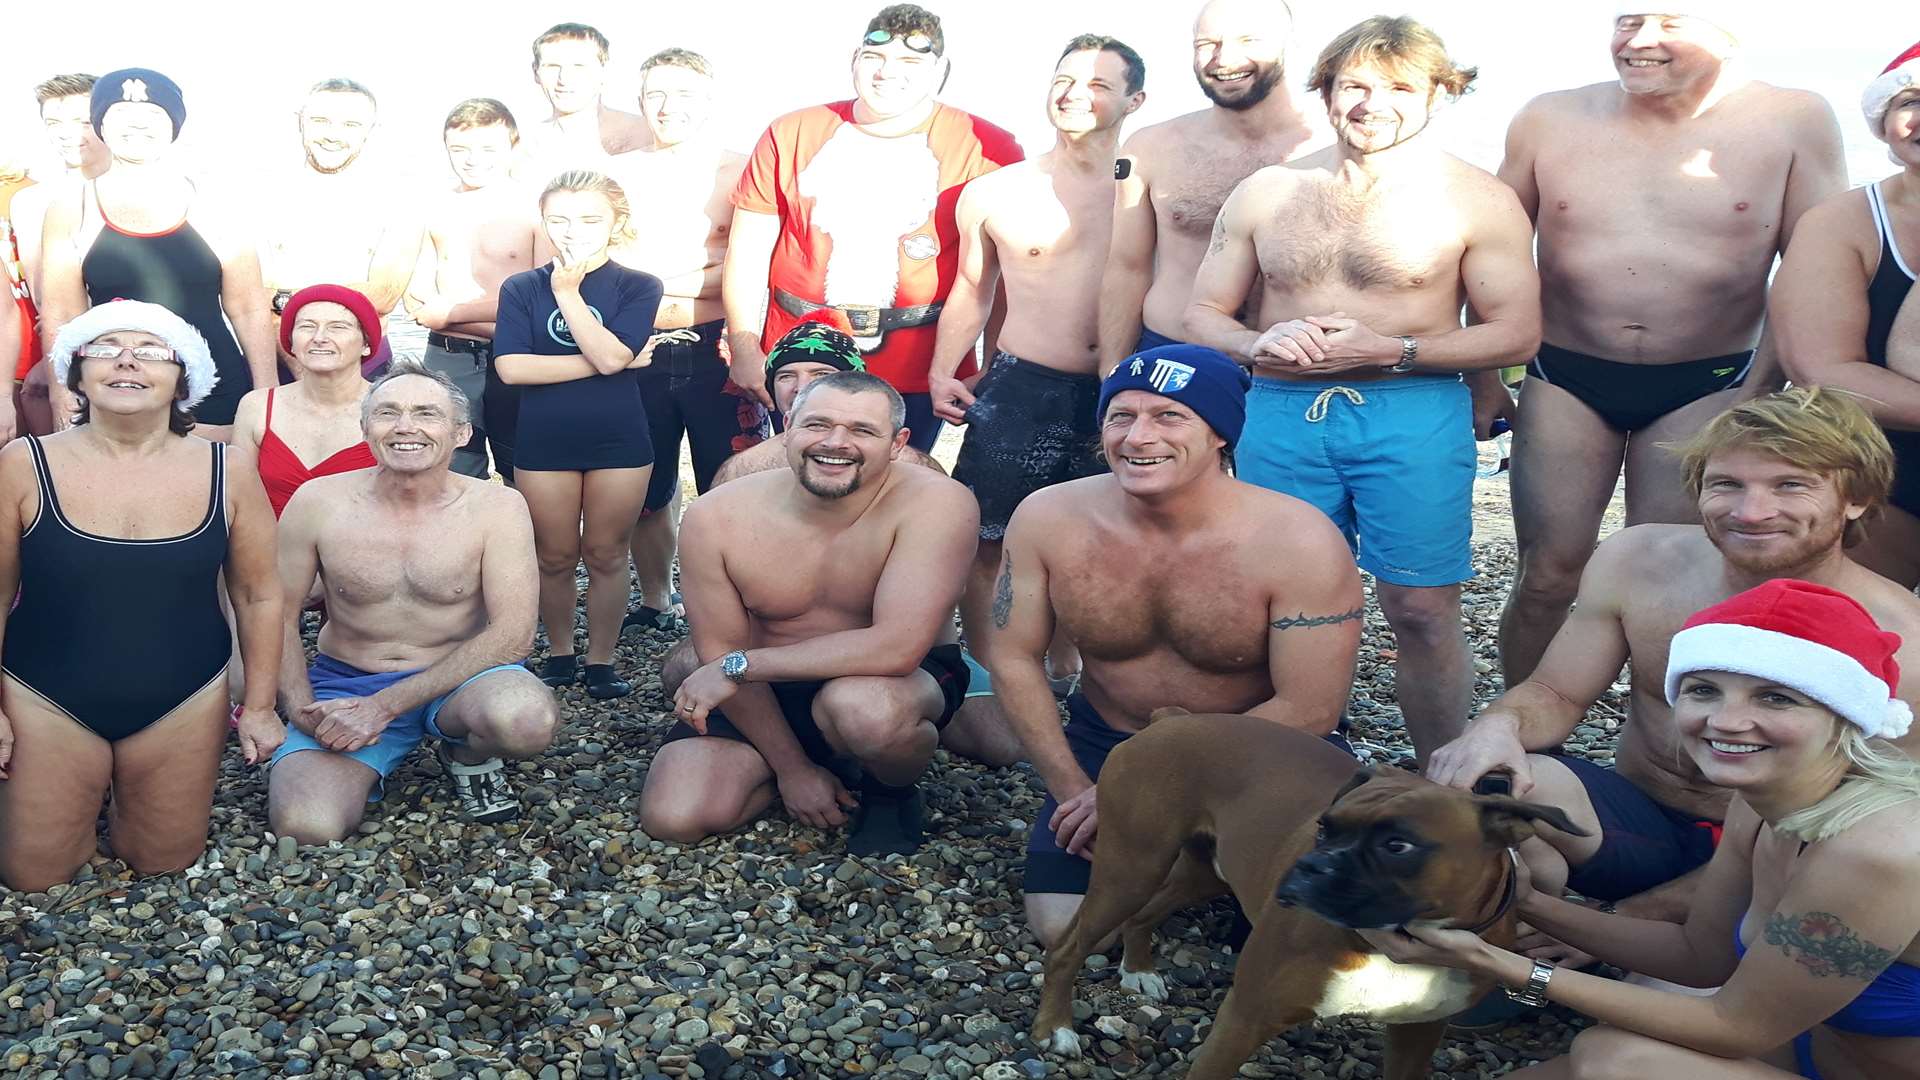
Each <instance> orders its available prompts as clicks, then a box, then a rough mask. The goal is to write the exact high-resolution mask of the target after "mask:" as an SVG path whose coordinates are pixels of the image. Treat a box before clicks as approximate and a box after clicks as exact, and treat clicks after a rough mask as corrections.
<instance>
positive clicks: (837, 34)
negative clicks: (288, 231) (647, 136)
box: [0, 0, 1920, 212]
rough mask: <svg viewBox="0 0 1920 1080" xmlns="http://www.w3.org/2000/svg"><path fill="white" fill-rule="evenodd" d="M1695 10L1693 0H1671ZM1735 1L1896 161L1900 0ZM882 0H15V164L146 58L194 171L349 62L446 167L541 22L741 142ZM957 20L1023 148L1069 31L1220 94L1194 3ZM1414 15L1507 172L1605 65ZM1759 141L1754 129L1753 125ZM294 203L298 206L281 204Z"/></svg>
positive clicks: (1472, 155) (1598, 0) (8, 101)
mask: <svg viewBox="0 0 1920 1080" xmlns="http://www.w3.org/2000/svg"><path fill="white" fill-rule="evenodd" d="M1674 2H1675V3H1683V2H1684V0H1674ZM1713 2H1714V4H1715V5H1716V6H1720V7H1724V8H1729V9H1734V10H1738V11H1741V12H1742V13H1743V14H1742V15H1741V16H1740V17H1741V18H1742V19H1743V20H1744V21H1745V26H1744V27H1743V31H1744V32H1743V41H1744V42H1745V53H1744V56H1745V62H1746V64H1747V66H1748V68H1749V70H1750V71H1751V73H1752V74H1753V75H1754V77H1756V78H1760V79H1763V80H1766V81H1768V82H1773V83H1776V84H1781V85H1787V86H1797V87H1805V88H1807V89H1811V90H1815V91H1818V92H1819V93H1821V94H1823V95H1825V96H1826V97H1827V99H1828V100H1829V101H1830V102H1832V104H1833V106H1834V111H1835V112H1836V113H1837V114H1838V116H1839V119H1840V126H1841V130H1842V131H1843V132H1845V134H1846V138H1847V148H1848V161H1849V166H1850V168H1851V171H1852V173H1853V176H1854V179H1855V181H1856V182H1858V181H1862V180H1867V179H1872V178H1875V177H1879V176H1882V175H1885V174H1886V173H1888V172H1890V171H1892V166H1891V165H1890V164H1889V163H1888V162H1887V160H1886V157H1885V154H1884V151H1883V149H1882V148H1881V147H1880V146H1879V144H1877V143H1876V142H1874V141H1873V140H1872V138H1871V137H1870V136H1869V135H1868V134H1867V132H1866V128H1865V125H1864V123H1863V121H1862V120H1861V118H1860V112H1859V104H1858V102H1859V94H1860V90H1861V88H1862V87H1863V86H1864V85H1865V84H1866V82H1867V81H1868V80H1869V79H1870V78H1872V76H1873V75H1875V74H1877V73H1878V72H1879V70H1880V69H1881V68H1882V67H1884V66H1885V65H1886V63H1887V62H1888V61H1889V60H1891V59H1892V58H1893V57H1894V56H1895V55H1896V54H1898V53H1899V52H1900V51H1901V50H1903V49H1904V48H1905V47H1906V46H1907V44H1908V43H1909V42H1911V41H1912V40H1913V39H1914V38H1915V37H1916V36H1920V16H1916V14H1915V13H1914V10H1913V7H1912V5H1911V3H1907V2H1903V0H1825V2H1822V3H1819V4H1808V3H1799V2H1795V3H1788V2H1786V0H1747V2H1744V3H1743V2H1739V0H1713ZM881 3H882V0H806V2H802V3H796V2H794V0H691V2H681V3H677V4H676V3H659V2H652V3H638V2H634V0H624V2H621V3H608V2H579V3H573V4H524V3H522V4H507V3H502V2H499V0H474V2H470V3H464V4H450V3H441V2H412V0H400V2H393V0H385V2H374V0H334V2H331V3H328V4H323V5H309V6H305V7H300V6H287V5H262V4H260V3H257V2H249V3H245V4H241V3H234V2H230V0H200V2H189V3H156V2H153V0H143V2H141V3H131V2H127V0H95V2H91V3H74V2H72V0H19V2H18V3H10V4H9V5H8V13H7V15H6V17H5V26H6V40H7V42H8V44H9V46H10V47H9V48H8V49H7V54H8V55H7V60H6V63H5V64H4V65H0V157H5V158H9V159H20V158H23V157H24V158H26V159H27V160H29V161H30V162H34V163H36V164H41V165H44V164H46V163H47V161H46V153H45V148H44V144H43V143H42V141H41V139H40V137H39V135H38V132H37V123H38V117H37V115H36V113H35V111H34V103H33V97H32V86H33V84H34V83H35V82H37V81H39V80H40V79H42V78H45V77H46V76H47V75H50V74H53V73H55V72H62V71H91V72H94V73H96V74H98V73H102V72H105V71H108V70H111V69H113V68H116V67H125V66H134V65H139V66H147V67H153V68H156V69H158V70H160V71H163V72H165V73H167V74H168V75H170V76H172V77H173V78H174V79H175V80H176V81H177V82H179V83H180V84H181V86H182V88H183V89H184V91H185V93H186V99H187V109H188V122H187V126H186V130H185V132H184V134H183V136H182V150H183V151H184V152H185V153H187V154H189V155H190V156H191V160H192V162H193V164H194V165H195V166H196V167H198V168H199V169H200V170H203V171H212V172H219V173H222V174H225V175H227V176H230V177H231V176H235V175H236V174H237V173H240V172H253V171H256V170H266V169H269V168H270V167H277V166H282V165H291V164H297V162H298V161H299V155H300V149H299V145H298V141H297V137H296V133H295V127H294V121H293V111H294V109H295V107H296V106H297V104H298V101H299V99H300V97H301V94H302V92H303V91H304V89H305V87H306V86H307V85H309V84H311V83H312V82H314V81H317V80H319V79H321V78H326V77H330V76H348V77H352V78H355V79H358V80H360V81H362V82H364V83H366V84H367V85H369V86H371V87H372V88H373V90H374V91H375V93H376V94H378V95H379V97H380V102H381V110H382V111H381V124H382V126H381V130H380V132H379V133H378V134H377V135H376V137H375V146H374V148H373V149H372V150H370V151H369V158H368V161H369V162H370V163H375V164H377V165H379V166H380V167H382V168H388V169H393V170H395V171H396V172H397V173H399V174H401V175H403V176H405V177H407V178H409V179H410V180H411V181H412V182H415V183H422V184H434V185H438V184H440V183H442V182H443V181H444V180H446V178H447V173H446V169H445V160H444V158H443V157H442V156H441V151H440V140H439V135H440V122H441V119H442V117H443V116H444V115H445V113H446V110H447V109H448V108H449V107H450V106H451V105H453V104H454V103H455V102H456V101H458V100H460V99H462V98H465V97H471V96H477V95H486V96H493V97H499V98H501V99H503V100H504V101H506V102H507V103H508V105H509V106H511V107H512V108H513V110H514V112H515V115H516V116H519V117H521V118H522V120H523V121H526V120H531V119H533V118H536V117H538V116H542V115H544V114H545V112H546V107H545V103H544V100H543V99H542V98H541V96H540V93H539V90H538V88H537V87H536V86H535V85H534V84H533V82H532V76H531V73H530V71H529V68H528V59H529V54H528V44H529V43H530V42H531V41H532V39H533V38H534V37H535V36H536V35H537V34H538V33H539V32H540V31H542V30H544V29H545V28H546V27H547V26H549V25H551V24H552V23H555V22H560V21H569V20H571V21H581V22H588V23H592V24H594V25H596V26H598V27H600V28H601V29H602V30H603V31H604V32H606V34H607V35H608V37H610V38H611V39H612V41H613V57H612V74H611V77H610V85H609V94H608V99H609V101H611V102H613V103H615V104H618V105H621V106H623V107H628V108H631V107H632V106H633V101H634V98H635V96H636V94H637V86H638V76H637V70H636V69H637V67H638V65H639V62H640V61H641V60H642V59H644V58H645V57H646V56H647V55H648V54H650V53H652V52H653V51H655V50H657V49H660V48H664V47H666V46H669V45H679V46H684V47H688V48H692V49H695V50H697V51H699V52H702V53H705V54H706V55H707V56H709V57H710V58H711V59H712V60H713V61H714V62H715V63H716V64H717V65H718V67H719V70H720V79H721V85H720V99H721V101H720V113H719V116H718V118H717V120H716V123H717V125H718V127H719V130H720V132H721V134H722V135H723V137H724V139H725V141H727V142H728V143H730V144H731V145H733V146H734V147H735V148H737V149H740V150H746V149H748V148H749V147H750V146H751V144H752V141H753V139H754V138H755V136H756V135H757V134H758V133H759V131H760V130H761V128H763V127H764V126H765V124H766V122H767V121H768V120H770V119H771V118H772V117H773V116H775V115H777V114H779V113H781V112H784V111H787V110H789V109H792V108H796V107H798V106H801V105H806V104H811V103H815V102H819V101H827V100H834V99H839V98H845V97H848V96H850V94H851V91H850V81H849V76H848V73H847V61H848V57H849V56H850V55H851V52H852V49H853V46H854V44H855V42H856V41H857V39H858V37H859V34H860V31H861V30H862V29H864V27H865V25H866V20H867V18H868V17H869V16H870V15H871V14H872V13H873V12H874V11H876V10H878V8H879V7H880V6H881ZM927 6H928V7H930V8H931V9H932V10H934V11H935V12H937V13H938V14H940V15H941V16H942V18H943V20H944V22H945V25H946V31H947V43H948V55H949V56H950V57H952V59H953V77H952V80H951V82H950V83H949V85H948V87H947V90H946V93H945V94H944V99H945V100H946V101H948V102H949V103H951V104H953V105H956V106H959V107H961V108H964V109H967V110H969V111H971V112H975V113H978V114H980V115H981V116H984V117H986V118H987V119H989V120H992V121H994V122H995V123H998V124H1000V125H1002V126H1004V127H1007V128H1010V129H1011V130H1013V131H1014V133H1015V134H1016V135H1018V136H1019V137H1020V139H1021V142H1022V143H1023V144H1024V145H1025V146H1026V147H1027V149H1028V150H1029V152H1037V151H1039V150H1044V149H1046V148H1047V146H1048V145H1049V144H1050V143H1051V141H1052V134H1051V131H1050V130H1049V128H1048V126H1047V122H1046V118H1045V114H1044V112H1043V101H1044V96H1045V93H1046V87H1047V83H1048V79H1049V76H1050V74H1051V72H1052V68H1053V62H1054V60H1055V58H1056V57H1057V56H1058V53H1059V50H1060V48H1061V46H1062V45H1064V44H1065V42H1066V41H1067V39H1068V38H1070V37H1072V36H1073V35H1075V34H1077V33H1082V32H1097V33H1106V34H1112V35H1114V36H1116V37H1119V38H1120V39H1121V40H1123V41H1126V42H1127V43H1128V44H1130V45H1132V46H1133V47H1134V48H1136V49H1138V50H1139V51H1140V53H1141V54H1142V56H1143V57H1145V59H1146V62H1147V95H1148V96H1147V103H1146V105H1145V107H1144V108H1143V109H1142V110H1141V112H1140V113H1138V114H1137V115H1136V118H1135V119H1134V120H1133V121H1132V123H1133V124H1134V125H1138V124H1142V123H1150V122H1152V121H1154V120H1159V119H1164V118H1166V117H1169V116H1173V115H1177V114H1179V113H1182V112H1187V111H1190V110H1192V109H1196V108H1200V107H1202V106H1204V105H1205V104H1206V101H1205V99H1204V98H1203V97H1202V96H1201V94H1200V91H1199V89H1198V88H1197V87H1196V86H1195V85H1194V81H1193V76H1192V72H1191V66H1190V65H1191V60H1190V48H1189V42H1190V28H1191V23H1192V17H1193V13H1194V11H1196V10H1197V9H1198V7H1199V3H1198V0H1104V2H1092V0H962V2H956V0H927ZM1295 8H1296V12H1297V15H1298V23H1297V25H1296V29H1295V33H1294V40H1293V44H1292V48H1291V50H1290V53H1289V61H1288V74H1287V79H1288V82H1289V84H1290V85H1291V86H1292V87H1293V88H1294V90H1295V92H1296V93H1301V91H1300V83H1301V81H1302V80H1303V79H1304V76H1305V72H1306V70H1307V69H1308V67H1309V66H1310V65H1311V61H1312V58H1313V56H1314V54H1315V53H1317V52H1318V51H1319V49H1320V47H1321V46H1322V45H1323V44H1325V42H1326V41H1327V39H1328V38H1329V37H1331V36H1332V35H1333V34H1334V33H1336V32H1338V31H1339V30H1341V29H1343V28H1344V27H1346V26H1347V25H1350V24H1351V23H1352V22H1354V21H1357V20H1358V19H1359V18H1361V17H1363V16H1364V15H1365V14H1366V13H1367V9H1366V8H1364V7H1361V6H1355V5H1353V4H1347V3H1326V2H1318V3H1316V2H1314V0H1301V2H1297V3H1296V4H1295ZM1382 10H1386V11H1389V12H1392V13H1404V14H1411V15H1414V16H1416V17H1418V18H1420V19H1422V20H1424V21H1426V22H1427V23H1428V24H1429V25H1431V26H1432V27H1433V28H1434V29H1436V30H1437V31H1439V33H1440V34H1441V35H1442V36H1443V37H1445V39H1446V41H1447V43H1448V45H1449V47H1450V49H1451V50H1452V52H1453V54H1454V55H1455V57H1456V58H1457V59H1459V60H1461V61H1463V62H1465V63H1470V64H1477V65H1478V66H1479V68H1480V82H1479V85H1478V86H1477V88H1476V89H1475V91H1474V92H1473V93H1472V94H1470V95H1469V96H1468V97H1467V98H1466V99H1465V100H1463V101H1462V102H1461V103H1459V104H1458V105H1456V106H1454V107H1453V108H1452V110H1451V111H1450V112H1449V113H1447V114H1444V116H1443V120H1442V121H1441V122H1440V123H1439V124H1438V125H1437V126H1436V127H1435V128H1434V129H1433V130H1432V131H1431V132H1430V133H1429V134H1430V136H1431V137H1435V138H1439V139H1441V140H1442V141H1443V142H1444V144H1445V145H1446V146H1447V147H1448V148H1449V149H1451V150H1453V151H1454V152H1455V153H1458V154H1460V155H1461V156H1463V157H1466V158H1467V159H1469V160H1471V161H1474V162H1475V163H1477V164H1481V165H1484V166H1486V167H1489V168H1491V167H1494V166H1495V165H1497V164H1498V160H1499V154H1500V144H1501V138H1502V135H1503V133H1504V131H1505V128H1506V123H1507V120H1508V119H1509V118H1510V117H1511V116H1512V114H1513V112H1514V110H1515V109H1516V108H1517V107H1518V106H1519V105H1520V104H1522V103H1523V102H1524V101H1525V100H1526V99H1528V98H1529V97H1531V96H1533V95H1535V94H1538V93H1541V92H1543V91H1546V90H1552V89H1558V88H1562V87H1567V86H1573V85H1579V84H1582V83H1588V82H1595V81H1603V80H1607V79H1610V78H1611V77H1612V68H1611V65H1610V63H1609V58H1608V56H1607V40H1608V31H1609V22H1610V20H1611V18H1612V16H1613V14H1614V12H1615V10H1616V5H1615V4H1614V3H1613V2H1612V0H1544V2H1543V0H1408V2H1406V3H1401V4H1394V5H1390V6H1389V7H1388V8H1385V9H1382ZM1756 134H1760V133H1756ZM288 209H289V212H296V211H294V210H293V208H288Z"/></svg>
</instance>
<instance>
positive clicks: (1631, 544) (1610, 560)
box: [1582, 524, 1720, 585]
mask: <svg viewBox="0 0 1920 1080" xmlns="http://www.w3.org/2000/svg"><path fill="white" fill-rule="evenodd" d="M1719 559H1720V554H1719V552H1718V551H1717V550H1716V549H1715V548H1714V547H1713V542H1712V541H1711V540H1708V539H1707V531H1706V530H1705V529H1703V528H1701V527H1700V526H1698V525H1653V524H1650V525H1629V526H1627V527H1626V528H1624V529H1619V530H1616V531H1614V532H1613V533H1611V534H1610V535H1608V536H1607V537H1606V539H1604V540H1601V541H1600V543H1599V544H1598V545H1597V546H1596V547H1595V548H1594V549H1593V556H1592V558H1590V559H1588V560H1587V570H1586V574H1585V575H1583V577H1582V581H1583V583H1584V582H1586V581H1588V580H1591V581H1593V582H1595V583H1598V584H1610V583H1613V582H1616V581H1624V582H1636V583H1639V584H1641V585H1644V584H1646V583H1648V582H1652V581H1663V580H1670V579H1673V578H1678V577H1685V576H1688V575H1690V574H1692V573H1696V572H1698V571H1699V569H1700V568H1701V567H1702V566H1703V565H1711V566H1713V567H1715V568H1717V567H1718V566H1719ZM1708 560H1711V563H1709V562H1708Z"/></svg>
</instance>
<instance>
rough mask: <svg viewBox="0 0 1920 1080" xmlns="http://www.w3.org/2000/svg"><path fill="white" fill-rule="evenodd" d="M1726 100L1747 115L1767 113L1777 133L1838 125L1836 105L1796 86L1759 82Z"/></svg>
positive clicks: (1747, 85)
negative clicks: (1784, 127) (1801, 127)
mask: <svg viewBox="0 0 1920 1080" xmlns="http://www.w3.org/2000/svg"><path fill="white" fill-rule="evenodd" d="M1726 100H1727V101H1728V102H1729V103H1737V104H1738V105H1739V107H1740V108H1741V109H1742V110H1743V111H1755V112H1763V113H1764V114H1765V116H1766V117H1767V122H1768V125H1769V127H1772V128H1775V129H1776V130H1777V129H1778V127H1779V126H1780V125H1782V124H1791V125H1800V124H1807V123H1812V124H1819V125H1822V126H1825V125H1827V124H1830V123H1836V122H1837V121H1835V119H1834V115H1833V105H1832V103H1830V102H1829V101H1828V100H1827V99H1826V98H1825V97H1823V96H1822V95H1820V94H1818V93H1815V92H1814V91H1812V90H1802V89H1800V88H1798V87H1793V86H1775V85H1773V84H1772V83H1767V82H1761V81H1760V80H1758V79H1754V80H1752V81H1750V82H1748V83H1746V84H1745V85H1743V86H1741V87H1740V88H1739V89H1738V90H1736V91H1735V92H1734V93H1733V94H1730V95H1728V97H1727V99H1726Z"/></svg>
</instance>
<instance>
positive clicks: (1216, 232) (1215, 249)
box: [1207, 218, 1227, 255]
mask: <svg viewBox="0 0 1920 1080" xmlns="http://www.w3.org/2000/svg"><path fill="white" fill-rule="evenodd" d="M1226 246H1227V221H1226V219H1225V218H1215V219H1214V221H1213V239H1212V240H1210V241H1209V242H1208V243H1207V254H1209V255H1218V254H1220V252H1222V251H1223V250H1225V249H1226Z"/></svg>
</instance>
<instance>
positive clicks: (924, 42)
mask: <svg viewBox="0 0 1920 1080" xmlns="http://www.w3.org/2000/svg"><path fill="white" fill-rule="evenodd" d="M895 38H898V39H899V41H900V44H902V45H905V46H906V47H907V48H909V49H912V50H913V51H914V52H917V53H930V52H932V51H933V38H931V37H929V36H927V35H926V34H924V33H922V32H921V31H919V30H914V31H910V32H909V33H906V34H895V33H894V32H893V31H891V30H884V29H883V30H869V31H867V36H866V37H865V38H864V39H863V40H865V41H866V43H867V44H869V45H885V44H886V43H887V42H889V41H893V40H894V39H895Z"/></svg>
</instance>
